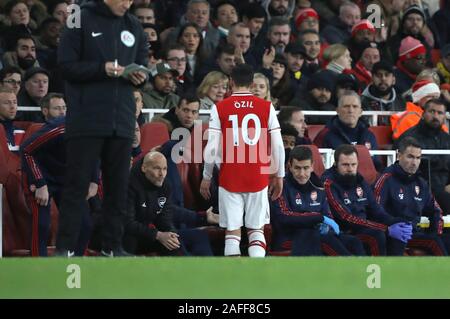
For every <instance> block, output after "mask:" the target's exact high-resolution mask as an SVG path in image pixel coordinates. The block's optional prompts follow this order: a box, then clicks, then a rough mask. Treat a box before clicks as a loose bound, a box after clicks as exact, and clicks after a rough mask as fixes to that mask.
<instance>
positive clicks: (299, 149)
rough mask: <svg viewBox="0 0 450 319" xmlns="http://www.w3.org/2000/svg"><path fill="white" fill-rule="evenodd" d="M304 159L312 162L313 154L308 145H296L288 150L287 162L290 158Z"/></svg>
mask: <svg viewBox="0 0 450 319" xmlns="http://www.w3.org/2000/svg"><path fill="white" fill-rule="evenodd" d="M294 159H295V160H297V161H306V160H310V161H311V162H313V154H312V151H311V149H310V148H309V147H308V146H296V147H294V148H293V149H292V150H291V151H290V152H289V163H291V162H292V160H294Z"/></svg>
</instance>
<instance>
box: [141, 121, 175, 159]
mask: <svg viewBox="0 0 450 319" xmlns="http://www.w3.org/2000/svg"><path fill="white" fill-rule="evenodd" d="M168 140H169V131H168V130H167V126H166V125H165V124H164V123H160V122H150V123H145V124H144V125H143V126H142V128H141V149H142V153H143V154H147V153H148V152H149V151H150V150H151V149H152V148H153V147H155V146H158V145H162V144H164V143H165V142H167V141H168Z"/></svg>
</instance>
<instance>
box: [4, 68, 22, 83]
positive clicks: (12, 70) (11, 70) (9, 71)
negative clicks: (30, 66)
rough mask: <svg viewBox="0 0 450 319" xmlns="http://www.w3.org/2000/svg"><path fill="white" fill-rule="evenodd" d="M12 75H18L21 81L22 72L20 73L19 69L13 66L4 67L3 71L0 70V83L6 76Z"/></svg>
mask: <svg viewBox="0 0 450 319" xmlns="http://www.w3.org/2000/svg"><path fill="white" fill-rule="evenodd" d="M14 73H18V74H20V78H21V79H22V72H20V69H19V68H18V67H17V66H14V65H10V66H5V67H4V68H3V69H1V70H0V82H2V81H3V80H4V79H5V78H6V76H7V75H8V74H14Z"/></svg>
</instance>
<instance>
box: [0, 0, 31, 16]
mask: <svg viewBox="0 0 450 319" xmlns="http://www.w3.org/2000/svg"><path fill="white" fill-rule="evenodd" d="M19 3H23V4H24V5H27V4H26V3H25V1H24V0H11V1H8V2H7V3H6V4H5V6H4V7H3V12H4V13H6V15H10V13H11V11H12V9H13V8H14V7H15V6H16V5H18V4H19ZM27 7H28V6H27Z"/></svg>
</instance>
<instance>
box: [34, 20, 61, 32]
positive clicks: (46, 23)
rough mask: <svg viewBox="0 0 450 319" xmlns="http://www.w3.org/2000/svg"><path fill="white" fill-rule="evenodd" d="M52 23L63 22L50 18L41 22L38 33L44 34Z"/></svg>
mask: <svg viewBox="0 0 450 319" xmlns="http://www.w3.org/2000/svg"><path fill="white" fill-rule="evenodd" d="M52 23H57V24H61V22H60V21H59V20H58V19H56V18H54V17H48V18H46V19H45V20H44V21H42V22H41V25H40V26H39V32H38V33H39V34H42V32H44V30H45V29H46V28H47V27H48V26H49V25H50V24H52Z"/></svg>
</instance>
